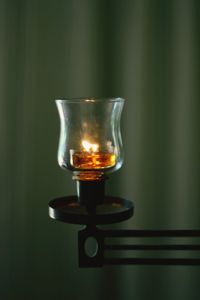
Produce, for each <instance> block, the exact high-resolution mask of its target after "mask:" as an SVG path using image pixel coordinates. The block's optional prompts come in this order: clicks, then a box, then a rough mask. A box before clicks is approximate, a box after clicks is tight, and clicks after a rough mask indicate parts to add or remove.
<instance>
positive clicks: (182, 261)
mask: <svg viewBox="0 0 200 300" xmlns="http://www.w3.org/2000/svg"><path fill="white" fill-rule="evenodd" d="M103 264H104V265H185V266H188V265H191V266H198V265H200V259H192V258H104V261H103Z"/></svg>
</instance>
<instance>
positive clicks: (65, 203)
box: [49, 196, 133, 224]
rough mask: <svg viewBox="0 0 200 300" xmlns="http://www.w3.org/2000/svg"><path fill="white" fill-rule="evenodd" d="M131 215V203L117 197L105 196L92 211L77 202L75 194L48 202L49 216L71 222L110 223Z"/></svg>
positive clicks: (125, 218)
mask: <svg viewBox="0 0 200 300" xmlns="http://www.w3.org/2000/svg"><path fill="white" fill-rule="evenodd" d="M132 215H133V203H132V202H131V201H129V200H125V199H123V198H119V197H108V196H106V197H105V198H104V201H103V202H102V203H101V204H98V205H97V206H96V211H95V212H93V213H89V212H88V211H87V209H86V207H85V206H84V205H82V204H81V203H79V202H78V199H77V196H66V197H61V198H56V199H54V200H51V201H50V202H49V216H50V217H51V218H53V219H56V220H59V221H62V222H66V223H72V224H112V223H116V222H121V221H124V220H127V219H129V218H130V217H132Z"/></svg>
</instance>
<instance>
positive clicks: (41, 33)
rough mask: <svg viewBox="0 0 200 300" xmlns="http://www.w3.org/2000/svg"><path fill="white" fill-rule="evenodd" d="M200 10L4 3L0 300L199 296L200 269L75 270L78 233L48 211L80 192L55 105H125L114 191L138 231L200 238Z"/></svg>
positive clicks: (97, 0) (189, 1) (74, 0)
mask: <svg viewBox="0 0 200 300" xmlns="http://www.w3.org/2000/svg"><path fill="white" fill-rule="evenodd" d="M199 20H200V4H199V1H198V0H182V1H181V0H180V1H179V0H169V1H164V0H163V1H160V0H157V1H156V0H152V1H148V0H147V1H145V0H135V1H131V0H125V1H120V0H119V1H118V0H115V1H114V0H110V1H106V0H102V1H101V0H82V1H81V0H59V1H55V0H40V1H39V0H1V1H0V138H1V140H0V155H1V156H0V157H1V168H0V176H1V177H0V184H1V209H0V211H1V213H0V216H1V217H0V233H1V239H0V241H1V242H0V298H1V299H2V300H7V299H8V300H12V299H14V300H15V299H29V300H35V299H37V300H38V299H49V300H50V299H70V300H76V299H78V300H79V299H91V300H94V299H95V300H96V299H97V300H98V299H99V300H100V299H105V300H107V299H109V300H110V299H115V300H121V299H126V300H129V299H159V300H160V299H162V300H165V299H166V300H168V299H170V300H175V299H176V300H177V299H178V300H179V299H181V300H186V299H187V300H188V299H191V300H193V299H197V298H198V297H199V296H198V295H199V292H200V289H199V278H198V277H199V275H200V268H199V267H161V266H159V267H158V266H157V267H156V266H152V267H147V266H146V267H145V266H142V267H139V266H121V267H104V268H102V269H79V268H78V265H77V230H78V229H79V228H80V227H79V226H75V225H67V224H62V223H59V222H55V221H53V220H51V219H50V218H49V217H48V202H49V200H51V199H53V198H54V197H57V196H61V195H70V194H73V193H75V187H74V183H73V182H72V180H71V174H70V173H67V172H66V173H65V172H63V171H62V170H61V169H60V168H59V167H58V165H57V161H56V155H57V154H56V152H57V144H58V135H59V119H58V114H57V111H56V107H55V103H54V99H55V98H61V97H65V98H66V97H81V96H122V97H124V98H126V99H127V101H126V104H125V108H124V112H123V118H122V135H123V141H124V148H125V162H124V165H123V167H122V169H121V170H120V171H119V172H117V173H116V174H113V176H111V178H110V179H109V181H108V184H107V185H108V193H110V194H113V195H119V196H122V197H124V198H127V199H131V200H133V201H134V203H135V216H134V218H132V219H131V220H129V221H127V222H124V224H123V223H122V224H121V225H119V227H120V228H138V229H144V228H145V229H161V228H162V229H163V228H168V229H173V228H177V229H178V228H180V229H181V228H183V229H187V228H188V229H193V228H200V218H199V215H200V214H199V209H200V203H199V199H200V188H199V186H200V185H199V177H200V176H199V175H200V170H199V165H200V164H199V154H200V142H199V128H200V120H199V111H200V110H199V106H200V105H199V96H200V89H199V77H200V76H199V75H200V56H199V53H200V21H199Z"/></svg>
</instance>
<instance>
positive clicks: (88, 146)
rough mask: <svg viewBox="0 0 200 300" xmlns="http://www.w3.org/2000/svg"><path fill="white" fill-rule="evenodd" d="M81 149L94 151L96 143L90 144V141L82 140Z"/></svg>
mask: <svg viewBox="0 0 200 300" xmlns="http://www.w3.org/2000/svg"><path fill="white" fill-rule="evenodd" d="M82 146H83V150H85V151H87V152H96V151H97V150H98V149H99V145H98V144H91V143H90V142H88V141H86V140H83V141H82Z"/></svg>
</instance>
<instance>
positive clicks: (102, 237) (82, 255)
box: [49, 181, 200, 267]
mask: <svg viewBox="0 0 200 300" xmlns="http://www.w3.org/2000/svg"><path fill="white" fill-rule="evenodd" d="M96 195H97V196H96ZM133 211H134V207H133V204H132V202H131V201H129V200H125V199H122V198H119V197H109V196H104V182H103V181H100V182H87V181H80V182H79V195H78V196H67V197H62V198H57V199H54V200H52V201H50V202H49V215H50V217H51V218H53V219H56V220H58V221H61V222H66V223H72V224H83V225H85V227H84V229H81V230H80V231H79V232H78V256H79V267H102V266H104V265H194V266H195V265H196V266H197V265H200V259H199V258H190V257H184V258H182V257H173V258H171V257H170V258H165V257H162V258H160V256H159V257H156V258H155V257H147V258H138V257H137V256H136V257H132V256H131V257H128V258H127V257H121V256H120V257H116V256H115V253H116V252H117V251H122V254H125V253H126V254H127V253H129V252H130V251H134V252H137V253H140V252H141V251H145V252H146V253H152V252H154V253H161V252H162V253H163V252H166V251H167V252H168V253H169V252H172V251H175V252H176V253H178V252H186V251H187V252H190V253H193V254H194V253H196V252H198V251H200V244H196V243H192V244H191V243H187V244H185V243H183V244H180V243H179V242H178V243H177V239H180V238H189V239H191V238H199V237H200V230H124V229H120V230H112V229H106V230H105V229H101V228H99V227H97V225H103V224H112V223H116V222H121V221H124V220H127V219H129V218H130V217H132V215H133ZM90 238H93V240H95V243H96V250H95V253H93V254H92V255H89V254H88V253H87V251H86V243H87V241H88V240H89V239H90ZM108 238H113V239H115V238H121V239H123V238H129V239H130V243H128V244H124V243H122V244H121V243H120V244H119V243H113V244H109V243H108V242H107V239H108ZM136 238H137V239H138V238H142V239H143V240H145V241H146V242H145V243H139V244H135V243H132V240H134V239H136ZM152 238H153V239H155V238H156V239H157V240H158V241H159V242H161V241H162V243H159V244H158V243H156V244H155V240H153V243H151V244H149V241H151V239H152ZM168 238H176V243H175V244H171V243H166V242H165V240H167V239H168ZM163 241H164V242H165V243H163ZM110 253H111V254H113V255H114V257H110V256H109V254H110ZM107 254H108V256H107Z"/></svg>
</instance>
